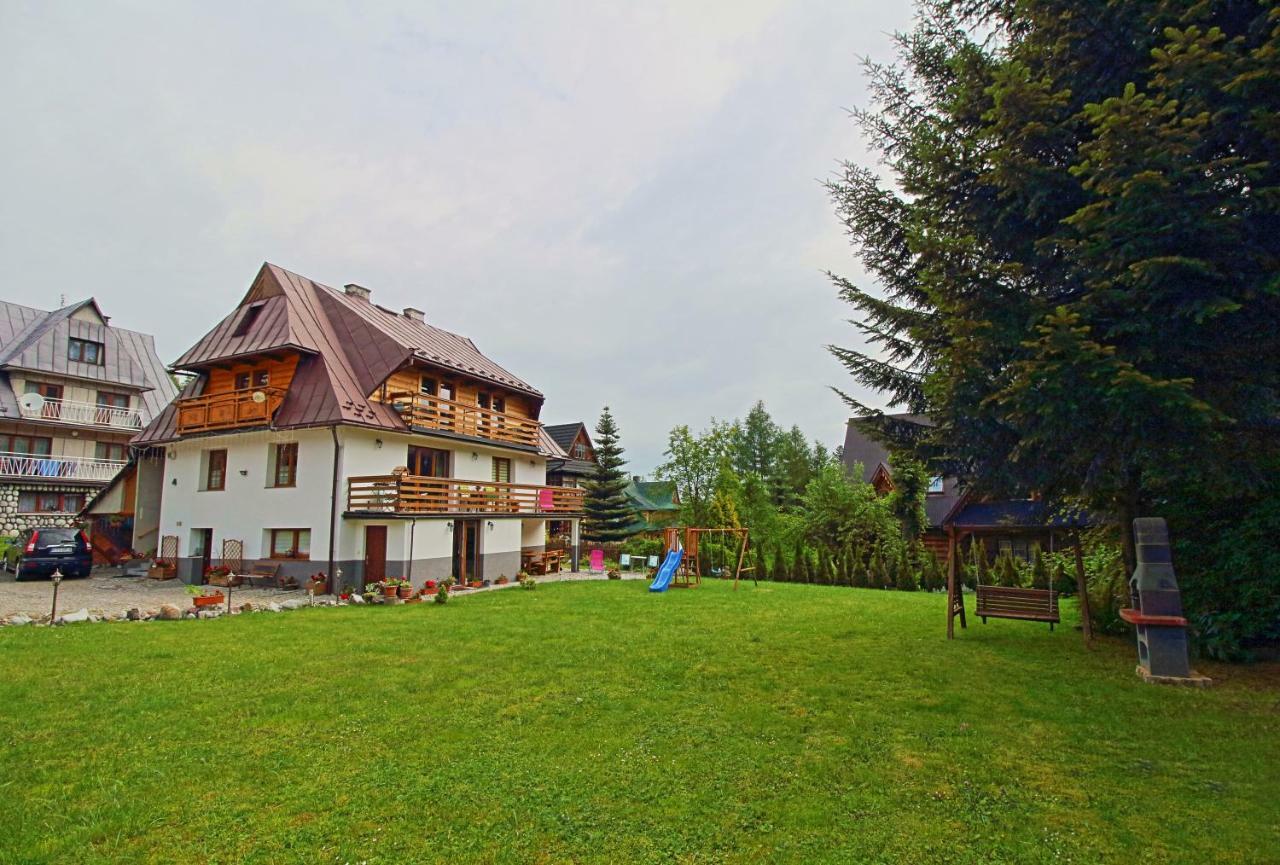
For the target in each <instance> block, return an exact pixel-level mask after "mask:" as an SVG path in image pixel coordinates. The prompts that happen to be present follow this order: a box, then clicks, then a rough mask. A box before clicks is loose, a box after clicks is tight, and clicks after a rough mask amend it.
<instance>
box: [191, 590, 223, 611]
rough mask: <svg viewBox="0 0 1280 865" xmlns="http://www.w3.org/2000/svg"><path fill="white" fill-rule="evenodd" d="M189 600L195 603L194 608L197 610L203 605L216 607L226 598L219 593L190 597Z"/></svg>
mask: <svg viewBox="0 0 1280 865" xmlns="http://www.w3.org/2000/svg"><path fill="white" fill-rule="evenodd" d="M191 600H192V601H193V602H194V603H195V607H196V609H197V610H199V609H203V608H204V607H216V606H218V605H219V604H221V603H224V602H225V601H226V600H227V599H226V596H225V595H222V594H221V593H219V594H217V595H200V596H199V597H196V598H192V599H191Z"/></svg>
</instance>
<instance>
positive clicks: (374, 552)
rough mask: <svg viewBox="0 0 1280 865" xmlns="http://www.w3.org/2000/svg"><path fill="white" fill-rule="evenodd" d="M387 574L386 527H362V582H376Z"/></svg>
mask: <svg viewBox="0 0 1280 865" xmlns="http://www.w3.org/2000/svg"><path fill="white" fill-rule="evenodd" d="M386 576H387V527H386V526H365V527H364V584H365V585H366V586H367V585H369V584H370V583H376V582H378V581H379V580H383V579H386Z"/></svg>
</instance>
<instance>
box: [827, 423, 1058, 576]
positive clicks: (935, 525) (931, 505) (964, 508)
mask: <svg viewBox="0 0 1280 865" xmlns="http://www.w3.org/2000/svg"><path fill="white" fill-rule="evenodd" d="M889 417H891V418H893V419H894V420H897V421H902V422H906V423H914V424H920V425H921V426H931V423H930V421H929V419H928V418H927V417H925V416H924V415H915V414H892V415H889ZM854 420H856V419H854ZM854 420H850V421H849V423H848V426H847V427H846V429H845V440H844V464H845V467H846V468H847V469H848V470H849V471H853V470H854V468H855V467H860V471H861V479H862V480H864V481H866V482H867V483H870V484H871V485H872V486H874V487H875V489H876V492H878V493H879V494H880V495H887V494H888V493H890V492H892V491H893V469H892V467H891V466H890V464H889V451H888V448H886V447H885V446H884V445H883V444H881V443H880V442H878V441H876V440H875V439H873V438H871V437H870V436H868V435H866V434H865V433H863V432H862V431H861V430H859V429H858V427H857V426H856V425H855V423H854ZM924 508H925V515H926V516H927V518H928V526H927V528H926V529H925V532H924V535H923V537H922V538H921V540H922V541H923V542H924V545H925V546H926V547H927V548H928V549H930V550H932V551H933V552H934V554H936V555H937V556H938V557H939V558H940V559H945V558H946V556H947V550H948V543H949V536H950V534H952V533H954V534H955V535H956V537H957V541H963V540H965V539H967V538H974V537H981V538H982V540H983V543H984V544H985V546H986V549H987V555H988V556H990V557H992V558H994V557H995V556H997V555H999V553H1000V552H1001V551H1003V550H1008V551H1009V552H1010V553H1012V554H1013V555H1014V556H1015V557H1017V558H1020V559H1024V560H1025V559H1028V558H1029V557H1030V556H1031V555H1032V551H1033V550H1034V548H1035V547H1036V546H1039V547H1040V548H1041V549H1043V550H1046V551H1049V550H1055V549H1058V548H1061V547H1065V546H1066V545H1067V544H1068V542H1069V541H1068V535H1069V534H1070V533H1071V532H1072V531H1073V530H1075V529H1076V528H1078V527H1079V523H1078V521H1077V520H1074V519H1071V518H1068V517H1063V516H1059V515H1054V514H1051V513H1050V509H1049V507H1048V506H1047V505H1046V504H1045V503H1044V502H1042V501H1039V500H1034V499H1010V500H999V501H989V500H983V499H980V498H979V497H977V496H975V495H973V494H972V493H970V492H968V491H967V490H966V489H965V488H964V486H963V485H962V484H961V483H960V481H959V479H958V478H955V477H942V476H937V477H933V478H931V479H930V481H929V489H928V492H927V494H926V495H925V502H924Z"/></svg>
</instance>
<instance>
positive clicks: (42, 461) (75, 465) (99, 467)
mask: <svg viewBox="0 0 1280 865" xmlns="http://www.w3.org/2000/svg"><path fill="white" fill-rule="evenodd" d="M124 466H125V463H123V462H120V461H117V460H99V459H91V458H89V457H69V456H52V455H47V454H15V453H0V477H9V478H34V479H36V480H51V481H52V480H57V481H89V482H94V483H100V482H106V481H109V480H111V479H112V478H114V477H115V476H116V472H118V471H120V469H122V468H124Z"/></svg>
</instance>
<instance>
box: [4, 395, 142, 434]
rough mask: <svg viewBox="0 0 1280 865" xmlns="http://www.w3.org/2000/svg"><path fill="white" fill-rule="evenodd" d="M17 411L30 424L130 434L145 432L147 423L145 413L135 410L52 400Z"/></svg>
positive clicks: (19, 408)
mask: <svg viewBox="0 0 1280 865" xmlns="http://www.w3.org/2000/svg"><path fill="white" fill-rule="evenodd" d="M18 411H19V412H20V413H21V414H22V416H23V417H24V418H26V419H27V420H42V421H54V422H56V423H65V424H74V425H77V426H106V427H115V428H117V429H121V430H129V431H134V430H139V429H142V426H143V423H144V419H143V416H142V412H140V411H138V410H137V409H135V408H116V407H115V406H109V405H95V404H94V403H91V402H78V401H76V400H70V399H53V398H51V397H45V398H44V401H43V402H42V403H41V405H40V406H39V407H32V408H27V407H26V406H23V405H21V404H19V406H18Z"/></svg>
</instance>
